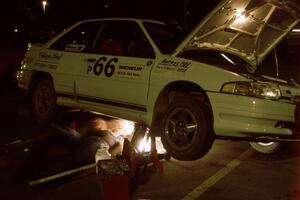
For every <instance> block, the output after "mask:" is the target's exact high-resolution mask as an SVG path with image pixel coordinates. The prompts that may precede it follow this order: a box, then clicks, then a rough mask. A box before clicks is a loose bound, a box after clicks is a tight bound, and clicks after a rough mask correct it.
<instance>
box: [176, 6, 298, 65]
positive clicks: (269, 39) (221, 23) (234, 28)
mask: <svg viewBox="0 0 300 200" xmlns="http://www.w3.org/2000/svg"><path fill="white" fill-rule="evenodd" d="M299 16H300V6H299V3H298V2H297V3H296V2H295V1H294V0H226V1H223V2H222V3H220V4H219V5H218V6H217V7H216V8H215V9H214V10H213V11H212V12H211V13H210V14H209V15H208V16H207V17H206V18H205V20H204V21H203V22H201V23H200V24H199V25H198V26H197V27H196V28H195V29H194V30H193V31H192V33H191V34H190V35H189V36H188V37H187V38H186V39H185V40H184V42H183V43H182V45H180V46H179V48H178V49H177V50H176V52H177V53H181V52H183V51H185V50H193V49H195V50H196V49H198V48H201V49H203V48H206V49H207V48H208V49H215V50H219V51H223V52H228V53H232V54H235V55H237V56H238V57H240V58H242V59H243V60H245V61H246V62H248V63H249V64H250V65H251V66H252V67H253V71H254V70H255V69H256V66H257V65H258V64H259V63H260V62H261V61H262V60H263V58H264V57H265V56H266V55H267V54H268V53H269V52H270V51H271V50H272V49H273V48H274V46H275V45H276V44H278V43H279V42H280V41H281V40H282V39H283V38H284V37H285V36H286V34H287V33H288V32H289V31H290V30H291V29H292V28H293V27H294V26H295V25H297V24H298V21H299Z"/></svg>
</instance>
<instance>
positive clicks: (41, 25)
mask: <svg viewBox="0 0 300 200" xmlns="http://www.w3.org/2000/svg"><path fill="white" fill-rule="evenodd" d="M47 1H48V4H47V6H46V13H45V14H44V12H43V6H42V0H9V1H6V2H5V3H3V2H2V5H1V8H0V24H1V32H10V31H13V30H15V29H16V28H18V29H19V30H20V31H21V30H22V31H33V30H46V31H50V30H57V31H59V30H61V29H63V28H66V27H67V26H69V25H70V24H72V23H74V22H76V21H79V20H82V19H89V18H102V17H138V18H150V19H158V20H162V21H165V22H170V21H176V22H177V23H178V24H179V25H180V26H182V27H184V20H183V19H184V0H47ZM185 1H186V5H187V6H186V7H187V12H189V14H188V15H187V19H188V20H187V28H188V29H191V28H192V27H193V26H194V25H195V24H196V23H197V22H198V21H199V19H201V18H203V16H205V15H206V14H207V10H209V9H211V8H212V7H213V6H214V5H215V4H216V3H217V2H219V0H185Z"/></svg>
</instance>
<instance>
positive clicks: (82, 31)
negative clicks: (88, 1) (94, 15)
mask: <svg viewBox="0 0 300 200" xmlns="http://www.w3.org/2000/svg"><path fill="white" fill-rule="evenodd" d="M100 27H101V22H87V23H83V24H80V25H78V26H77V27H75V28H73V29H72V30H70V31H69V32H67V33H66V34H64V35H63V36H62V37H61V38H59V39H58V40H57V41H56V42H55V43H53V44H52V46H51V47H50V48H51V49H56V50H61V51H70V52H90V51H91V49H92V47H93V44H94V42H95V39H96V36H97V34H98V32H99V29H100Z"/></svg>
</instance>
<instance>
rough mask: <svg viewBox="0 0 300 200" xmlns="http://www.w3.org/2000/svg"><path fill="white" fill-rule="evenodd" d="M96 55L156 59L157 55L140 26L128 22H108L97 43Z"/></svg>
mask: <svg viewBox="0 0 300 200" xmlns="http://www.w3.org/2000/svg"><path fill="white" fill-rule="evenodd" d="M94 52H95V53H100V54H107V55H115V56H129V57H141V58H154V57H155V53H154V50H153V49H152V47H151V45H150V43H149V42H148V41H147V40H146V38H145V36H144V34H143V32H142V31H141V30H140V29H139V27H138V25H137V24H135V23H133V22H127V21H114V22H108V23H107V24H105V25H104V26H103V29H102V31H101V32H100V34H99V37H98V39H97V41H96V43H95V47H94Z"/></svg>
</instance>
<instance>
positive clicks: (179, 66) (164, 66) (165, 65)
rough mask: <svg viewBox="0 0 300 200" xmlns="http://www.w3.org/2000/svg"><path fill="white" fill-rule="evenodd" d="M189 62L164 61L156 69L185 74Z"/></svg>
mask: <svg viewBox="0 0 300 200" xmlns="http://www.w3.org/2000/svg"><path fill="white" fill-rule="evenodd" d="M190 64H191V63H190V62H183V61H174V60H170V59H164V60H163V61H161V62H160V63H158V65H157V67H156V69H157V70H158V71H172V72H183V73H184V72H186V71H187V70H188V69H189V65H190Z"/></svg>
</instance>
